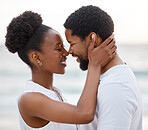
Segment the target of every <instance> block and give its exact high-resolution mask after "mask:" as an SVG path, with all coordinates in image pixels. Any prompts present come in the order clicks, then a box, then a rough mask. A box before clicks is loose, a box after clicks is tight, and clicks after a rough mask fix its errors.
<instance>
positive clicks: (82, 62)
mask: <svg viewBox="0 0 148 130" xmlns="http://www.w3.org/2000/svg"><path fill="white" fill-rule="evenodd" d="M88 63H89V61H88V60H80V69H81V70H83V71H86V70H87V69H88Z"/></svg>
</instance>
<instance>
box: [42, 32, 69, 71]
mask: <svg viewBox="0 0 148 130" xmlns="http://www.w3.org/2000/svg"><path fill="white" fill-rule="evenodd" d="M41 50H42V52H41V62H42V67H41V68H42V70H43V71H47V72H50V73H56V74H64V73H65V67H66V56H68V52H67V51H66V50H65V49H64V46H63V41H62V38H61V36H60V34H59V33H58V32H57V31H55V30H52V29H50V30H49V31H48V32H47V33H46V35H45V38H44V43H43V44H42V47H41Z"/></svg>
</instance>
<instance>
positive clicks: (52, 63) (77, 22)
mask: <svg viewBox="0 0 148 130" xmlns="http://www.w3.org/2000/svg"><path fill="white" fill-rule="evenodd" d="M64 27H65V29H66V30H65V36H66V39H67V41H68V43H69V44H70V48H69V51H68V52H67V51H66V50H65V49H64V47H63V41H62V38H61V36H60V34H59V33H58V32H57V31H56V30H54V29H52V28H51V27H48V26H46V25H43V24H42V18H41V17H40V15H38V14H37V13H33V12H31V11H26V12H24V13H23V14H21V15H20V16H18V17H16V18H14V19H13V20H12V21H11V23H10V24H9V26H8V28H7V34H6V43H5V44H6V47H7V48H8V50H9V51H10V52H12V53H15V52H17V53H18V56H19V57H20V58H21V60H22V61H23V62H25V63H26V64H27V65H28V66H29V67H30V68H31V72H32V79H31V80H29V81H27V86H26V88H25V89H24V91H23V92H22V93H21V95H20V97H19V100H18V108H19V118H20V127H21V130H34V129H39V130H48V129H49V130H142V110H141V109H142V108H141V95H140V92H139V89H138V87H137V83H136V79H135V76H134V74H133V72H132V71H131V70H130V69H129V67H128V66H127V65H126V64H125V63H124V62H123V61H122V60H121V59H120V57H119V56H118V54H116V46H115V41H114V37H113V36H112V35H111V34H112V33H113V31H114V24H113V21H112V19H111V17H110V16H109V15H108V14H107V13H106V12H104V11H103V10H101V9H100V8H99V7H96V6H92V5H90V6H83V7H81V8H80V9H78V10H76V11H75V12H74V13H72V14H71V15H70V16H69V17H68V18H67V20H66V21H65V23H64ZM69 54H72V56H74V57H77V61H78V62H79V63H80V68H81V69H82V70H87V69H88V72H87V77H86V83H85V85H84V89H83V92H82V94H81V97H80V99H79V101H78V103H77V105H76V106H74V105H71V104H68V103H66V101H65V99H64V98H63V95H62V94H61V92H60V90H58V89H57V88H56V87H54V86H53V74H55V73H56V74H64V73H65V70H64V69H65V67H66V63H65V62H66V57H67V56H68V55H69ZM88 123H89V124H88Z"/></svg>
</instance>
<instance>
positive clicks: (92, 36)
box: [89, 32, 103, 47]
mask: <svg viewBox="0 0 148 130" xmlns="http://www.w3.org/2000/svg"><path fill="white" fill-rule="evenodd" d="M89 37H90V40H91V42H95V46H94V47H97V46H99V45H101V43H102V42H103V41H102V39H101V37H100V36H99V35H97V34H96V33H95V32H91V33H90V34H89Z"/></svg>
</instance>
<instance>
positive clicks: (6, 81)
mask: <svg viewBox="0 0 148 130" xmlns="http://www.w3.org/2000/svg"><path fill="white" fill-rule="evenodd" d="M117 47H118V48H117V51H118V54H119V56H120V57H121V58H122V60H123V61H124V62H126V63H127V64H128V66H129V67H130V68H131V69H132V70H133V72H134V74H135V76H136V78H137V82H138V84H139V89H140V91H141V94H142V104H143V115H148V44H118V46H117ZM86 75H87V71H81V70H80V68H79V64H78V63H77V62H76V59H75V58H73V57H71V56H68V59H67V67H66V73H65V74H64V75H59V74H55V75H54V86H55V87H57V88H59V89H60V90H61V91H62V93H63V95H64V97H65V98H66V99H67V101H68V102H69V103H71V104H74V105H75V104H77V101H78V99H79V97H80V94H81V92H82V90H83V87H84V84H85V80H86ZM30 79H31V72H30V68H29V67H28V66H27V65H26V64H24V63H23V62H22V61H21V60H20V59H19V58H18V56H17V54H12V53H10V52H8V50H7V49H6V47H5V46H4V45H0V130H9V129H10V127H11V128H13V129H16V130H17V129H19V128H18V116H17V98H18V95H19V93H21V91H22V90H23V89H24V87H25V86H26V81H27V80H30ZM90 98H91V97H90ZM16 123H17V124H16ZM13 129H12V130H13Z"/></svg>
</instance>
